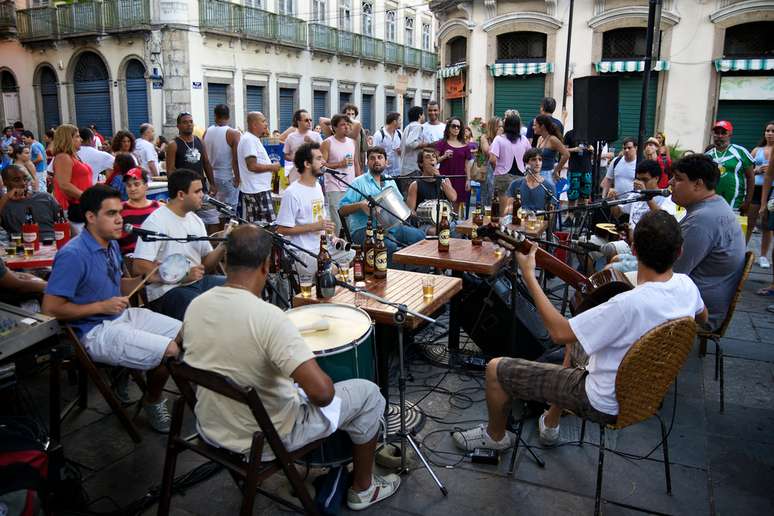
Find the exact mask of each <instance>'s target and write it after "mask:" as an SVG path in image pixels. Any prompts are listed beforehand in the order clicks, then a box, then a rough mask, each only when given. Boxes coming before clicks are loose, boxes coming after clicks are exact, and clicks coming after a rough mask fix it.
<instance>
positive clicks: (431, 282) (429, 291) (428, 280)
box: [422, 275, 435, 301]
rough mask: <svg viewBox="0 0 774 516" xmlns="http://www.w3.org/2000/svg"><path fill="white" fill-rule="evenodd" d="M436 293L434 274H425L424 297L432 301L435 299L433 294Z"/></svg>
mask: <svg viewBox="0 0 774 516" xmlns="http://www.w3.org/2000/svg"><path fill="white" fill-rule="evenodd" d="M434 294H435V277H434V276H429V275H428V276H424V277H423V278H422V297H424V298H425V301H430V300H431V299H433V295H434Z"/></svg>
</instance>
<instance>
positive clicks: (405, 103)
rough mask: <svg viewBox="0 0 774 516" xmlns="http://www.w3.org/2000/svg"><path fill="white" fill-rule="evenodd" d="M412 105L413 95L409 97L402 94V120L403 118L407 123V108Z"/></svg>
mask: <svg viewBox="0 0 774 516" xmlns="http://www.w3.org/2000/svg"><path fill="white" fill-rule="evenodd" d="M413 105H414V97H409V96H408V95H403V120H405V121H406V122H405V123H408V118H409V117H408V112H409V109H411V107H412V106H413Z"/></svg>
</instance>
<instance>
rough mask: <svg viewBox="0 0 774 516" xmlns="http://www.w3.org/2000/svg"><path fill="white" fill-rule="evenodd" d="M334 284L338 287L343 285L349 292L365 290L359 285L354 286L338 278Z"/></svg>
mask: <svg viewBox="0 0 774 516" xmlns="http://www.w3.org/2000/svg"><path fill="white" fill-rule="evenodd" d="M336 285H337V286H339V287H344V288H345V289H347V290H349V291H350V292H357V291H359V290H365V289H361V288H359V287H356V286H354V285H350V284H349V283H347V282H346V281H341V280H340V279H339V278H336Z"/></svg>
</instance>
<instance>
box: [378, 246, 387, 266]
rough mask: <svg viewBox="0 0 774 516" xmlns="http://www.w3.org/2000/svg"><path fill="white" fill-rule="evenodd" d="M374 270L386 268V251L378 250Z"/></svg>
mask: <svg viewBox="0 0 774 516" xmlns="http://www.w3.org/2000/svg"><path fill="white" fill-rule="evenodd" d="M376 270H377V271H386V270H387V251H380V252H379V254H377V255H376Z"/></svg>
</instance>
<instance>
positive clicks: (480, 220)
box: [470, 203, 484, 245]
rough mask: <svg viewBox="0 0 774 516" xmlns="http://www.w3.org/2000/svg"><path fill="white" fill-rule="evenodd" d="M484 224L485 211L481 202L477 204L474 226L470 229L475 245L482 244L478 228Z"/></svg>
mask: <svg viewBox="0 0 774 516" xmlns="http://www.w3.org/2000/svg"><path fill="white" fill-rule="evenodd" d="M483 225H484V212H483V210H482V209H481V203H478V204H476V211H475V213H474V214H473V227H472V228H471V230H470V239H471V240H472V241H473V245H481V237H480V236H479V234H478V229H479V228H480V227H481V226H483Z"/></svg>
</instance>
